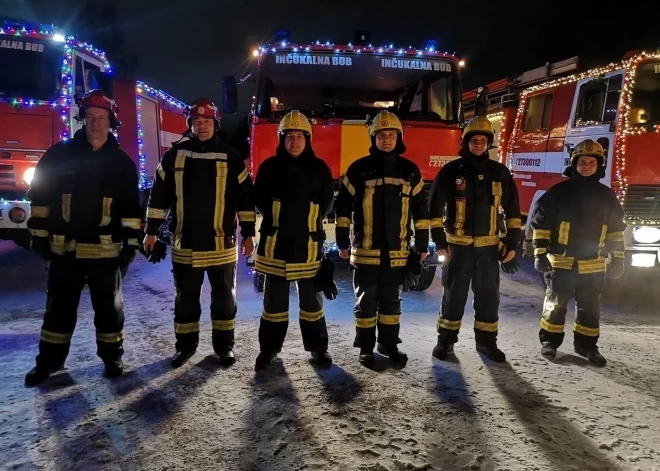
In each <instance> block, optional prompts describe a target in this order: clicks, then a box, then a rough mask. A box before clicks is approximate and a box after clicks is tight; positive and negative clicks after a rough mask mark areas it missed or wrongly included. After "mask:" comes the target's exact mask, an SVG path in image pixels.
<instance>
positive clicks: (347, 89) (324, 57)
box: [256, 52, 460, 123]
mask: <svg viewBox="0 0 660 471" xmlns="http://www.w3.org/2000/svg"><path fill="white" fill-rule="evenodd" d="M263 61H264V62H263V64H262V68H261V71H260V74H259V86H258V94H259V98H258V101H257V110H256V112H257V116H260V117H268V116H271V115H275V116H277V115H283V114H285V113H287V112H288V111H291V110H294V109H297V110H300V111H302V112H304V113H308V114H310V115H312V116H322V117H338V118H356V119H365V117H366V115H368V114H369V115H371V116H373V115H375V114H376V113H377V112H378V111H380V110H382V109H390V110H391V111H393V112H394V113H396V114H398V115H399V116H400V117H402V118H405V119H416V118H418V119H423V120H431V121H441V122H448V123H454V122H457V115H458V109H457V105H458V102H459V92H460V89H459V82H458V80H457V77H458V75H457V71H456V70H455V69H456V66H455V64H454V63H453V62H450V61H447V60H444V59H440V58H426V57H421V56H419V57H418V56H413V57H410V56H408V57H406V56H404V55H401V56H394V57H392V56H388V57H386V56H382V55H372V54H369V55H366V54H365V55H360V54H350V55H349V54H346V53H341V54H332V53H330V54H328V53H315V52H308V53H307V52H302V53H286V52H282V53H269V54H267V55H266V56H265V57H264V59H263Z"/></svg>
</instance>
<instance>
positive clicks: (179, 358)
mask: <svg viewBox="0 0 660 471" xmlns="http://www.w3.org/2000/svg"><path fill="white" fill-rule="evenodd" d="M194 354H195V350H183V351H180V352H176V353H175V354H174V356H173V357H172V368H179V367H180V366H183V365H185V364H186V363H188V360H190V357H192V356H193V355H194Z"/></svg>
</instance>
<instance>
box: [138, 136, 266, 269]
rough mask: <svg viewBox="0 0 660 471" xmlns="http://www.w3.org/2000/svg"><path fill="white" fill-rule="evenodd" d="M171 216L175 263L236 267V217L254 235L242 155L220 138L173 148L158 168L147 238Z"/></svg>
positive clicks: (249, 188) (244, 231)
mask: <svg viewBox="0 0 660 471" xmlns="http://www.w3.org/2000/svg"><path fill="white" fill-rule="evenodd" d="M170 212H171V214H172V221H171V223H170V231H171V232H172V262H173V263H182V264H185V265H192V266H193V267H198V268H208V267H215V266H221V265H226V264H230V263H236V262H237V261H238V254H237V251H236V217H237V215H238V220H239V223H240V226H241V236H242V237H253V236H254V234H255V232H254V225H255V221H256V214H255V211H254V203H253V200H252V180H251V178H250V174H249V173H248V170H247V168H246V167H245V164H244V163H243V160H242V159H241V157H240V156H239V155H238V153H237V152H236V151H235V150H234V149H232V148H231V147H229V146H227V145H226V144H224V143H222V142H221V141H220V139H219V138H218V136H217V135H216V136H215V137H213V138H212V139H209V140H208V141H204V142H202V141H200V140H199V139H197V138H193V139H190V140H189V141H185V142H182V143H179V144H175V145H174V146H173V147H172V148H171V149H170V150H168V151H167V152H166V153H165V155H164V156H163V160H162V161H161V163H160V164H159V165H158V168H157V169H156V174H155V175H154V184H153V188H152V189H151V194H150V195H149V203H148V207H147V231H146V232H147V234H151V235H156V234H158V231H159V229H160V226H161V225H162V224H163V222H164V221H165V219H166V218H167V216H168V213H170Z"/></svg>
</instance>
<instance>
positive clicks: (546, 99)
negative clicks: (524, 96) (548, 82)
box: [522, 93, 553, 132]
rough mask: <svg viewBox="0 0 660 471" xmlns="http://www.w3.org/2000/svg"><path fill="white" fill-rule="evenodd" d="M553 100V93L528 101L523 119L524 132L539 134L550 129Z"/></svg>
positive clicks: (537, 96)
mask: <svg viewBox="0 0 660 471" xmlns="http://www.w3.org/2000/svg"><path fill="white" fill-rule="evenodd" d="M552 99H553V96H552V93H545V94H543V95H536V96H533V97H531V98H530V99H528V100H527V103H526V104H525V115H524V118H523V126H522V130H523V132H538V131H541V130H543V129H548V128H549V127H550V117H551V113H552Z"/></svg>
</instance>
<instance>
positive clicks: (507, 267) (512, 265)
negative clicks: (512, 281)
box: [500, 256, 520, 275]
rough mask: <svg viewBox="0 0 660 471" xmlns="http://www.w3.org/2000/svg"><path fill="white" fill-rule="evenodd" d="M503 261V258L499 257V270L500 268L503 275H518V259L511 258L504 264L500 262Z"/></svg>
mask: <svg viewBox="0 0 660 471" xmlns="http://www.w3.org/2000/svg"><path fill="white" fill-rule="evenodd" d="M503 259H504V257H502V256H500V268H502V271H503V272H504V273H508V274H509V275H513V274H514V273H518V270H520V264H519V263H518V259H517V258H516V257H513V258H512V259H511V260H509V261H508V262H506V263H504V262H503V261H502V260H503Z"/></svg>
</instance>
